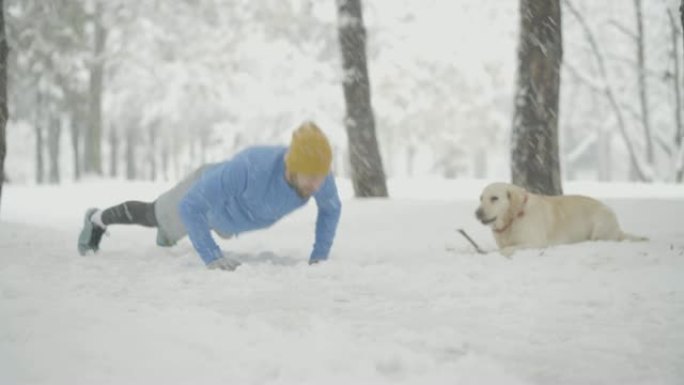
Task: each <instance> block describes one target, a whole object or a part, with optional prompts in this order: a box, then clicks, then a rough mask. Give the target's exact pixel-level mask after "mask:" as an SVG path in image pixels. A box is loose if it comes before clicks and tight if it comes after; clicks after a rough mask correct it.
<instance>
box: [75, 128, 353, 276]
mask: <svg viewBox="0 0 684 385" xmlns="http://www.w3.org/2000/svg"><path fill="white" fill-rule="evenodd" d="M331 162H332V150H331V148H330V144H329V143H328V139H327V138H326V137H325V135H324V134H323V132H322V131H321V130H320V129H319V128H318V127H317V126H316V125H315V124H314V123H311V122H306V123H304V124H302V125H301V126H300V127H299V128H298V129H297V130H296V131H295V132H294V134H293V135H292V142H291V143H290V146H289V148H287V147H283V146H272V147H266V146H263V147H252V148H248V149H246V150H243V151H242V152H240V153H238V154H237V155H235V157H233V158H232V159H230V160H228V161H225V162H223V163H218V164H209V165H205V166H202V167H200V168H199V169H198V170H197V171H195V172H194V173H193V174H191V175H190V176H188V177H187V178H186V179H184V180H183V181H181V182H180V183H179V184H177V185H176V186H175V187H173V188H172V189H171V190H169V191H167V192H165V193H164V194H162V195H161V196H159V197H158V198H157V199H156V200H155V201H154V202H150V203H148V202H137V201H127V202H124V203H121V204H119V205H116V206H113V207H110V208H108V209H106V210H99V209H95V208H91V209H89V210H87V211H86V215H85V220H84V226H83V230H82V231H81V233H80V235H79V238H78V251H79V253H80V254H81V255H85V254H86V253H87V252H88V250H92V251H93V252H96V251H98V249H99V247H100V240H101V239H102V234H104V232H105V230H106V228H107V226H109V225H112V224H137V225H141V226H147V227H156V228H157V244H158V245H159V246H164V247H168V246H173V245H174V244H176V242H178V241H179V240H180V239H181V238H183V237H184V236H185V235H188V236H189V238H190V241H191V242H192V245H193V246H194V248H195V250H196V251H197V253H198V254H199V256H200V257H201V258H202V260H203V261H204V263H205V264H206V265H207V267H208V268H210V269H222V270H235V269H236V268H237V267H238V266H239V265H240V263H239V262H238V261H237V260H235V259H232V258H230V257H229V256H227V255H224V254H223V253H222V252H221V250H220V249H219V247H218V245H217V244H216V242H215V241H214V239H213V238H212V235H211V230H213V231H214V232H215V233H216V234H217V235H219V236H220V237H222V238H230V237H232V236H233V235H237V234H239V233H242V232H245V231H250V230H256V229H262V228H266V227H269V226H271V225H273V224H274V223H275V222H277V221H278V220H279V219H281V218H282V217H284V216H285V215H287V214H289V213H291V212H293V211H294V210H296V209H298V208H300V207H303V206H304V205H305V204H306V203H307V202H308V201H309V199H310V198H311V197H312V196H313V197H314V199H315V200H316V203H317V205H318V218H317V220H316V241H315V244H314V247H313V251H312V252H311V255H310V257H309V263H316V262H319V261H323V260H326V259H327V258H328V254H329V252H330V248H331V246H332V242H333V239H334V237H335V231H336V229H337V223H338V221H339V218H340V212H341V207H342V205H341V203H340V199H339V196H338V193H337V187H336V185H335V179H334V177H333V175H332V174H331V173H330V165H331Z"/></svg>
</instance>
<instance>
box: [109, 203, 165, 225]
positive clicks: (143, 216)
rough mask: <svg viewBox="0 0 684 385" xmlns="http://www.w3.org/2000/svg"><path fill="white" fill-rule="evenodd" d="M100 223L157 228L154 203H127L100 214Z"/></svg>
mask: <svg viewBox="0 0 684 385" xmlns="http://www.w3.org/2000/svg"><path fill="white" fill-rule="evenodd" d="M102 223H104V224H105V225H107V226H109V225H111V224H122V225H141V226H146V227H157V225H158V224H157V217H156V216H155V215H154V202H138V201H127V202H124V203H121V204H119V205H116V206H112V207H110V208H108V209H106V210H104V211H103V212H102Z"/></svg>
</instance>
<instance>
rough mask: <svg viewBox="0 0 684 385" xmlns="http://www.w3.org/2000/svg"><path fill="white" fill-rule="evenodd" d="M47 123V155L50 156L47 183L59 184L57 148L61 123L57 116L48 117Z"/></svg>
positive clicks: (60, 133) (58, 146) (60, 135)
mask: <svg viewBox="0 0 684 385" xmlns="http://www.w3.org/2000/svg"><path fill="white" fill-rule="evenodd" d="M48 122H49V125H48V154H49V156H50V175H49V179H48V181H49V183H51V184H59V182H60V172H59V171H60V170H59V169H60V167H59V148H60V139H61V137H62V122H61V121H60V118H59V115H58V114H57V115H56V116H50V117H49V118H48Z"/></svg>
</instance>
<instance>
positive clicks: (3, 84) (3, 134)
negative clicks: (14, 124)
mask: <svg viewBox="0 0 684 385" xmlns="http://www.w3.org/2000/svg"><path fill="white" fill-rule="evenodd" d="M4 9H5V8H4V1H3V0H0V201H2V186H3V185H4V184H5V179H6V177H5V157H6V156H7V119H8V116H7V115H8V112H7V37H6V34H5V11H4Z"/></svg>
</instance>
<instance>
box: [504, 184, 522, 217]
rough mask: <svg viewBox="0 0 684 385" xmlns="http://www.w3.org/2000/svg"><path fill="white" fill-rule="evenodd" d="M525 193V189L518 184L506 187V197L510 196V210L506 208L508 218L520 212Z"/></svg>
mask: <svg viewBox="0 0 684 385" xmlns="http://www.w3.org/2000/svg"><path fill="white" fill-rule="evenodd" d="M524 195H525V190H523V189H522V188H520V187H518V186H509V187H508V188H507V189H506V197H508V210H506V216H507V218H506V220H510V219H511V218H513V217H515V216H516V215H518V212H519V211H520V209H521V208H522V204H523V196H524Z"/></svg>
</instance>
